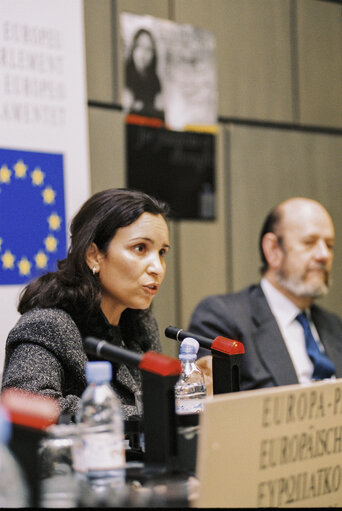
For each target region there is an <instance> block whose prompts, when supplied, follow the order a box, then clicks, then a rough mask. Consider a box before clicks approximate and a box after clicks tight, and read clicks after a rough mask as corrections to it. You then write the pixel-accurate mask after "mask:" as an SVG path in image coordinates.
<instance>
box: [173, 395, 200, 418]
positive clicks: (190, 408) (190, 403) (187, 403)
mask: <svg viewBox="0 0 342 511" xmlns="http://www.w3.org/2000/svg"><path fill="white" fill-rule="evenodd" d="M202 411H203V399H196V398H192V399H182V398H176V413H178V414H179V415H184V414H189V413H200V412H202Z"/></svg>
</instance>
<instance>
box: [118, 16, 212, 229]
mask: <svg viewBox="0 0 342 511" xmlns="http://www.w3.org/2000/svg"><path fill="white" fill-rule="evenodd" d="M120 20H121V35H122V41H123V45H122V46H123V50H124V53H123V68H124V73H123V75H124V87H123V94H122V104H123V108H124V111H125V112H126V113H127V116H126V165H127V172H126V175H127V186H128V187H131V188H137V189H139V190H143V191H145V192H147V193H150V194H151V195H154V196H156V197H158V198H159V199H162V200H164V201H166V202H168V204H169V205H170V208H171V215H170V217H171V218H173V219H177V220H184V219H188V220H190V219H191V220H196V219H199V220H214V219H215V209H216V208H215V198H216V196H215V136H214V133H216V126H215V125H216V122H217V84H216V66H215V46H216V44H215V37H214V34H213V33H212V32H210V31H207V30H202V29H199V28H197V27H193V26H191V25H182V24H178V23H175V22H172V21H168V20H164V19H159V18H154V17H152V16H139V15H136V14H130V13H122V14H121V19H120Z"/></svg>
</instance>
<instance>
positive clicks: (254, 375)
mask: <svg viewBox="0 0 342 511" xmlns="http://www.w3.org/2000/svg"><path fill="white" fill-rule="evenodd" d="M311 315H312V320H313V322H314V324H315V326H316V328H317V331H318V334H319V336H320V339H321V341H322V343H323V345H324V348H325V351H326V353H327V355H328V356H329V358H330V359H331V360H332V361H333V362H334V364H335V367H336V376H337V377H338V378H341V377H342V321H341V319H340V318H339V317H338V316H336V315H335V314H332V313H330V312H328V311H326V310H324V309H322V308H321V307H318V306H317V305H313V306H312V307H311ZM189 331H190V332H192V333H194V334H196V333H197V334H200V335H203V336H206V337H209V338H211V339H214V338H215V337H217V336H219V335H222V336H223V337H228V338H230V339H236V340H238V341H240V342H242V343H243V344H244V347H245V354H244V355H243V357H242V364H241V368H240V389H241V390H249V389H257V388H263V387H274V386H278V385H291V384H293V383H298V378H297V375H296V372H295V369H294V366H293V364H292V361H291V358H290V355H289V353H288V351H287V348H286V345H285V342H284V340H283V338H282V335H281V333H280V330H279V328H278V325H277V322H276V320H275V318H274V316H273V314H272V312H271V309H270V308H269V305H268V303H267V301H266V298H265V295H264V293H263V292H262V288H261V286H260V285H251V286H249V287H247V288H245V289H243V290H242V291H240V292H238V293H232V294H226V295H216V296H210V297H207V298H205V299H204V300H202V301H201V302H200V303H199V304H198V305H197V307H196V308H195V310H194V312H193V314H192V317H191V320H190V325H189ZM202 354H204V353H203V352H202ZM205 354H210V352H207V353H205Z"/></svg>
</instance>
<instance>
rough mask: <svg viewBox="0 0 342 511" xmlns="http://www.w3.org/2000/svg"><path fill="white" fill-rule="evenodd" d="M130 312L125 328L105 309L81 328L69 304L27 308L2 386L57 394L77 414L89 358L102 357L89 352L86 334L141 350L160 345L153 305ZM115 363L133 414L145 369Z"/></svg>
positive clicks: (125, 404)
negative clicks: (66, 308) (67, 308)
mask: <svg viewBox="0 0 342 511" xmlns="http://www.w3.org/2000/svg"><path fill="white" fill-rule="evenodd" d="M126 312H127V313H126ZM125 313H126V315H125V317H124V318H123V316H124V314H125ZM125 313H124V314H123V315H122V321H121V320H120V326H121V327H122V328H121V329H120V328H118V327H113V326H111V325H110V324H109V323H108V322H107V320H106V318H105V317H104V315H102V313H100V314H99V315H98V316H97V317H95V318H94V321H93V322H92V324H93V327H91V326H90V327H88V329H86V331H84V332H82V334H81V331H80V330H81V328H79V327H78V326H77V325H76V323H75V321H74V320H73V318H72V317H71V316H70V315H69V314H68V313H67V312H65V311H64V310H61V309H54V308H51V309H40V308H36V309H32V310H30V311H28V312H26V313H25V314H23V315H22V316H21V318H20V319H19V321H18V322H17V324H16V325H15V327H14V328H13V329H12V330H11V332H10V333H9V335H8V338H7V342H6V357H5V364H4V374H3V381H2V390H4V389H6V388H11V387H14V388H19V389H22V390H27V391H30V392H33V393H38V394H42V395H45V396H50V397H53V398H55V399H56V400H57V401H58V403H59V406H60V409H61V413H64V414H69V415H71V416H73V415H74V414H75V413H77V410H78V407H79V403H80V396H81V395H82V392H83V391H84V389H85V387H86V379H85V364H86V362H87V361H88V360H100V359H99V358H97V357H95V356H91V355H87V354H86V353H85V351H84V348H83V343H82V337H85V335H92V336H93V337H97V338H101V339H105V340H106V341H108V342H112V343H113V344H116V345H119V346H121V347H124V348H126V349H132V350H134V351H136V352H138V353H143V352H144V351H149V350H153V351H161V350H160V343H159V333H158V327H157V324H156V321H155V319H154V317H153V315H152V312H151V310H150V309H148V310H146V311H133V310H130V309H128V310H127V311H125ZM125 322H126V328H125V325H124V323H125ZM121 323H123V325H121ZM95 325H96V326H95ZM122 331H123V332H125V333H127V332H131V333H132V334H133V335H135V338H130V339H126V340H123V339H122V338H121V332H122ZM112 365H113V381H112V386H113V388H114V390H115V391H116V393H117V395H118V396H119V398H120V400H121V404H122V411H123V416H124V418H128V417H129V416H130V415H134V414H135V413H136V408H135V401H134V393H135V392H136V391H137V390H140V389H141V380H140V371H139V369H137V368H129V367H127V366H126V365H124V364H112Z"/></svg>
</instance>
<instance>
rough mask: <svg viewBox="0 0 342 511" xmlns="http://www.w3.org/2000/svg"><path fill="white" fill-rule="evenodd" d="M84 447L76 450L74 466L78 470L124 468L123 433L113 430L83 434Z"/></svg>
mask: <svg viewBox="0 0 342 511" xmlns="http://www.w3.org/2000/svg"><path fill="white" fill-rule="evenodd" d="M82 444H83V445H82V449H77V451H76V452H74V468H75V470H77V471H80V472H85V471H89V470H112V469H117V468H123V467H124V465H125V451H124V447H123V440H122V437H121V435H115V434H114V433H113V432H107V433H96V434H91V433H89V434H86V433H85V434H83V435H82Z"/></svg>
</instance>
